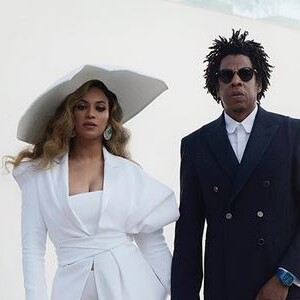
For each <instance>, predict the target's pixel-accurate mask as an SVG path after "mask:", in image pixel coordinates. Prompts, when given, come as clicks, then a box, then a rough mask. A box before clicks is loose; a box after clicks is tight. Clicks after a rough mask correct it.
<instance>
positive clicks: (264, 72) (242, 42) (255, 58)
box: [204, 29, 273, 103]
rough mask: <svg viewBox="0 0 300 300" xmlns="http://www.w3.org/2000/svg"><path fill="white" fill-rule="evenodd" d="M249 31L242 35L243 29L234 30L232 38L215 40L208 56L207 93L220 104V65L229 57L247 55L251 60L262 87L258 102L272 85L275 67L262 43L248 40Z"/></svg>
mask: <svg viewBox="0 0 300 300" xmlns="http://www.w3.org/2000/svg"><path fill="white" fill-rule="evenodd" d="M247 35H248V31H244V32H243V33H241V29H239V30H237V31H235V30H234V29H232V36H231V37H230V38H229V39H228V40H227V39H226V38H225V37H221V36H219V38H220V39H215V40H214V43H213V45H212V46H211V47H209V49H211V52H210V53H209V54H208V55H207V56H206V59H205V60H204V62H207V68H206V69H205V70H204V78H205V86H204V88H206V89H207V92H208V93H210V94H211V95H212V96H213V98H214V99H215V100H216V101H217V102H218V103H220V101H221V99H220V98H219V97H218V96H217V92H218V84H219V81H218V75H217V73H218V72H219V70H220V63H221V61H222V59H223V58H224V57H225V56H227V55H238V54H241V55H245V56H248V57H249V58H250V61H251V63H252V67H253V69H255V70H256V71H257V73H256V79H257V81H258V83H259V84H260V86H261V91H260V92H259V93H258V94H257V101H258V103H260V99H261V98H262V97H264V96H265V91H266V90H267V89H268V86H269V85H270V82H269V79H270V75H271V72H272V68H273V66H271V65H269V63H268V58H269V56H268V54H267V53H266V52H265V51H264V48H263V47H262V45H261V44H260V43H257V42H254V40H246V37H247Z"/></svg>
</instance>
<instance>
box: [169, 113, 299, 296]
mask: <svg viewBox="0 0 300 300" xmlns="http://www.w3.org/2000/svg"><path fill="white" fill-rule="evenodd" d="M181 159H182V160H181V172H180V173H181V174H180V177H181V178H180V181H181V201H180V218H179V220H178V221H177V224H176V233H175V250H174V257H173V264H172V300H197V299H199V290H200V287H201V283H202V278H203V274H204V298H205V300H254V298H255V296H256V294H257V293H258V291H259V289H260V288H261V287H262V286H263V285H264V283H266V282H267V281H268V280H269V279H270V278H271V277H272V276H273V275H274V273H275V271H276V269H277V268H278V267H283V268H285V269H287V270H289V271H290V272H292V273H293V274H294V275H295V276H296V277H297V278H300V121H299V120H296V119H292V118H289V117H285V116H281V115H278V114H274V113H270V112H267V111H265V110H263V109H262V108H261V107H259V109H258V112H257V115H256V118H255V121H254V125H253V129H252V132H251V134H250V137H249V140H248V143H247V146H246V149H245V152H244V155H243V158H242V161H241V163H240V164H239V163H238V161H237V159H236V156H235V154H234V151H233V149H232V147H231V145H230V142H229V139H228V137H227V132H226V129H225V122H224V115H223V114H222V115H221V116H220V117H219V118H218V119H217V120H215V121H213V122H211V123H209V124H207V125H205V126H203V127H202V128H200V129H199V130H197V131H195V132H193V133H192V134H190V135H188V136H187V137H185V138H184V139H183V140H182V145H181ZM205 220H206V222H207V232H206V238H205V256H204V266H202V234H203V228H204V222H205ZM288 299H300V288H298V287H296V286H295V285H293V286H292V287H290V290H289V298H288Z"/></svg>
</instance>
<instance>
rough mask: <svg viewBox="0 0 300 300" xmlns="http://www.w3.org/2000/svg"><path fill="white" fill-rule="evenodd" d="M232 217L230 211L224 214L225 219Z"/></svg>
mask: <svg viewBox="0 0 300 300" xmlns="http://www.w3.org/2000/svg"><path fill="white" fill-rule="evenodd" d="M232 217H233V215H232V213H230V212H229V213H227V214H226V215H225V218H226V219H227V220H231V219H232Z"/></svg>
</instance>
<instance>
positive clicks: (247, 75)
mask: <svg viewBox="0 0 300 300" xmlns="http://www.w3.org/2000/svg"><path fill="white" fill-rule="evenodd" d="M238 75H239V77H240V78H241V79H242V80H243V81H249V80H251V79H252V77H253V69H250V68H242V69H240V70H238Z"/></svg>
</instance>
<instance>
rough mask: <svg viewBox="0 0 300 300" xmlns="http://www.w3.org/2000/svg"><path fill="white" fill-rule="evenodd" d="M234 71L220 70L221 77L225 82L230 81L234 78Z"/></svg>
mask: <svg viewBox="0 0 300 300" xmlns="http://www.w3.org/2000/svg"><path fill="white" fill-rule="evenodd" d="M233 75H234V72H233V71H232V70H220V72H219V79H220V80H221V81H222V82H224V83H229V82H230V81H231V80H232V78H233Z"/></svg>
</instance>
